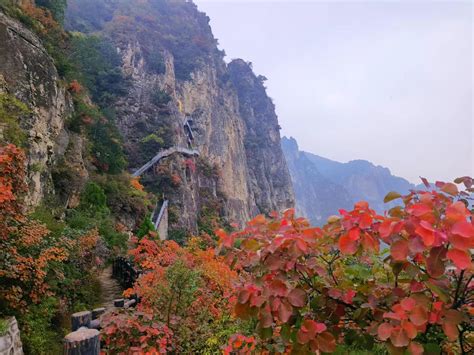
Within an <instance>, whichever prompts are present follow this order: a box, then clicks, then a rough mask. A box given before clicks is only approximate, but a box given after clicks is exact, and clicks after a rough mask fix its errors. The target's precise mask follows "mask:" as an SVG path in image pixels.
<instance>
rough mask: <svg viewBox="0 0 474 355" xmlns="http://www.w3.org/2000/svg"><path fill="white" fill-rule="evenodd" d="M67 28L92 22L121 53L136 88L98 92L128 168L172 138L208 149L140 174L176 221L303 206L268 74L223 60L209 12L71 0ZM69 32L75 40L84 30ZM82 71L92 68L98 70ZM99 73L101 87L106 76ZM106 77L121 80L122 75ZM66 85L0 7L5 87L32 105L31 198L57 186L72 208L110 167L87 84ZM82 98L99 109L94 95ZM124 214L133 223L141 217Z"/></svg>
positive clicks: (180, 224) (201, 221)
mask: <svg viewBox="0 0 474 355" xmlns="http://www.w3.org/2000/svg"><path fill="white" fill-rule="evenodd" d="M67 26H68V28H69V29H71V30H79V31H83V32H85V33H90V32H94V33H95V34H96V35H98V36H99V37H100V38H101V40H102V41H104V42H107V44H109V45H111V47H110V48H112V50H113V51H116V52H117V53H118V54H119V58H121V61H122V64H121V71H122V73H123V75H124V76H125V77H126V81H127V89H126V91H124V92H121V93H120V94H117V95H115V96H114V97H113V99H111V98H107V97H105V96H100V92H99V93H97V91H92V90H91V89H90V88H89V92H90V93H91V94H92V98H93V99H94V95H95V96H98V95H99V96H100V97H101V100H102V101H101V102H96V103H97V104H99V106H101V109H105V110H110V111H111V112H112V111H113V114H112V115H111V116H110V117H114V118H112V120H113V122H114V124H115V125H116V126H117V128H118V130H119V132H120V134H121V136H122V137H123V143H121V144H123V148H124V150H125V152H126V155H127V158H128V163H129V166H128V170H129V171H130V172H133V171H135V170H136V169H137V168H139V167H140V166H142V165H143V164H145V163H146V162H147V161H148V160H150V159H151V158H152V157H153V156H154V155H156V154H157V153H158V152H160V151H161V150H163V149H167V148H169V147H186V148H191V149H195V150H198V151H199V153H200V156H199V158H195V157H189V156H184V155H179V154H175V155H173V156H171V157H169V158H166V159H165V160H163V161H161V162H160V164H157V165H155V166H154V167H153V169H150V170H148V171H147V172H146V173H144V174H143V176H141V182H142V183H143V184H144V185H145V187H146V189H147V191H150V192H153V193H154V194H155V196H156V197H157V198H158V199H161V198H164V199H168V200H169V202H170V209H169V219H170V227H171V229H174V230H175V231H181V232H182V233H185V232H196V231H197V230H207V231H209V230H212V229H213V227H214V226H215V225H216V224H217V223H219V224H222V223H224V224H225V223H231V222H236V223H237V224H240V225H242V224H243V223H244V222H245V221H247V220H248V219H250V218H251V217H252V216H254V215H256V214H258V213H266V212H270V211H272V210H283V209H285V208H289V207H293V204H294V198H293V190H292V186H291V181H290V177H289V173H288V168H287V166H286V162H285V160H284V157H283V153H282V151H281V147H280V135H279V126H278V120H277V117H276V114H275V108H274V106H273V103H272V102H271V100H270V99H269V98H268V96H267V95H266V92H265V88H264V86H263V83H262V80H261V78H260V77H257V76H256V75H255V74H254V73H253V72H252V70H251V67H250V65H249V64H247V63H245V62H244V61H242V60H236V61H233V62H232V63H230V64H229V65H227V64H226V63H225V62H224V60H223V57H224V54H223V52H221V51H219V50H218V49H217V41H216V40H215V38H214V37H213V35H212V31H211V28H210V26H209V18H208V17H207V16H206V15H205V14H203V13H201V12H199V11H198V10H197V7H196V6H195V5H194V4H193V3H191V2H187V1H184V0H183V1H164V0H160V1H158V0H157V1H130V2H128V1H127V2H123V1H115V0H112V1H95V0H94V1H91V0H71V1H69V8H68V13H67ZM70 38H72V39H71V40H74V39H75V41H76V43H77V42H78V41H79V40H80V39H81V36H80V35H77V34H76V35H74V36H71V37H70ZM82 38H84V37H82ZM94 43H99V42H94ZM65 53H66V55H67V53H68V52H67V50H66V52H65ZM91 53H95V52H91ZM70 55H72V56H74V54H70ZM97 63H98V62H97ZM99 65H100V64H99ZM82 70H83V73H84V70H85V72H86V74H85V75H87V70H88V68H82ZM95 74H97V73H95ZM94 78H95V79H94V80H96V82H95V84H96V87H95V88H97V87H98V86H97V83H98V81H97V80H100V74H99V75H95V76H94ZM97 78H99V79H97ZM110 78H112V79H110ZM104 80H112V81H111V82H110V86H113V85H114V82H113V76H107V77H106V76H104ZM86 83H87V78H86ZM68 85H70V84H64V82H63V81H62V80H61V78H60V77H59V75H58V71H57V69H56V67H55V64H54V62H53V60H52V58H51V57H50V56H49V55H48V53H47V51H46V50H45V48H44V44H43V43H42V42H41V40H40V39H39V38H38V37H37V36H36V35H35V34H33V33H32V32H31V31H29V30H28V29H26V27H25V26H24V25H22V24H20V23H19V22H18V21H16V20H12V19H11V18H9V17H7V16H5V15H3V14H2V13H0V95H3V96H2V98H6V99H11V100H18V103H19V104H21V105H24V104H26V106H25V107H23V106H22V107H21V108H22V109H24V112H23V113H22V115H23V116H22V119H21V120H20V121H21V122H19V124H20V126H21V127H19V129H20V131H24V132H26V138H25V141H24V146H25V148H26V149H27V151H28V153H27V156H28V166H29V169H28V173H29V182H30V192H29V195H28V203H29V205H30V206H32V207H34V206H37V205H39V204H40V203H41V202H42V201H43V199H44V197H45V196H46V195H50V194H52V193H54V191H55V187H58V189H56V190H58V191H66V194H65V195H66V196H62V197H63V198H61V199H60V201H63V202H64V201H65V202H66V207H68V206H69V207H75V206H77V204H78V202H79V201H78V196H79V192H80V191H81V189H82V188H83V186H84V183H85V181H86V180H87V179H88V177H89V173H91V172H92V174H91V175H94V176H95V175H97V174H96V173H100V169H101V168H103V166H102V165H101V166H100V168H97V158H100V156H98V155H97V154H100V151H99V153H97V151H95V150H94V148H93V147H94V145H96V146H97V145H98V144H102V145H104V144H106V143H105V142H102V143H101V142H93V141H91V140H93V139H96V138H94V137H95V134H94V132H93V131H91V128H90V127H92V126H91V120H92V118H91V117H90V116H89V113H88V112H85V111H84V112H78V107H77V106H78V105H79V106H80V105H82V109H83V110H84V104H80V103H78V102H76V101H77V100H76V99H77V97H76V96H77V95H78V94H77V90H80V89H77V88H72V89H71V86H68ZM100 85H109V82H106V84H104V83H103V82H101V83H100ZM102 87H104V86H102ZM105 87H107V86H105ZM109 91H110V92H112V91H113V90H109ZM117 92H118V91H117ZM74 95H76V96H74ZM81 95H82V94H81ZM73 98H74V105H73ZM81 100H83V101H82V102H83V103H84V102H85V103H86V106H87V107H88V108H86V109H89V110H90V109H93V107H94V105H93V104H92V102H90V99H89V98H88V97H83V98H82V99H81ZM107 100H108V101H107ZM105 101H107V102H108V104H107V105H108V106H104V105H103V103H104V102H105ZM15 102H16V101H15ZM22 103H23V104H22ZM110 103H112V105H111V106H110ZM0 109H1V108H0ZM69 117H72V118H73V119H75V120H76V121H77V119H78V117H79V120H80V121H79V124H80V125H82V126H81V127H82V128H79V129H77V128H76V129H74V126H73V125H74V124H76V123H77V122H76V121H72V120H71V122H76V123H69V124H68V125H66V122H67V120H68V118H69ZM98 120H99V121H100V120H101V118H100V117H99V118H98ZM102 120H104V119H102ZM104 122H105V121H104ZM0 123H1V124H2V126H1V127H6V126H7V125H6V124H4V122H0ZM12 124H13V125H14V123H12V122H9V127H10V128H11V126H12ZM104 124H105V123H104ZM88 125H89V126H88ZM185 126H186V127H185ZM190 127H191V131H190V130H189V128H190ZM0 133H2V134H0V138H1V137H2V136H3V135H5V134H7V133H5V132H4V130H2V131H0ZM2 141H5V142H6V141H8V140H7V139H2ZM10 141H11V140H10ZM114 144H116V141H114ZM102 151H107V150H106V149H102ZM94 154H95V156H94ZM97 178H98V177H97V176H96V179H97ZM58 184H59V185H61V186H55V185H58ZM61 193H63V192H61ZM119 219H120V220H121V221H122V222H123V223H125V224H126V225H127V226H129V227H130V228H133V226H134V222H133V221H132V220H131V219H133V218H132V216H127V215H120V216H119Z"/></svg>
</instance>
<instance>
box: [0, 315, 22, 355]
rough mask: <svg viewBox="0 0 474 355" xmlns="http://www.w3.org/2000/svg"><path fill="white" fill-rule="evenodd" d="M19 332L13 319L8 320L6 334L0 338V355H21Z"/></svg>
mask: <svg viewBox="0 0 474 355" xmlns="http://www.w3.org/2000/svg"><path fill="white" fill-rule="evenodd" d="M22 354H23V347H22V345H21V339H20V330H19V329H18V323H17V321H16V318H15V317H11V318H9V319H8V332H7V334H5V335H3V336H0V355H22Z"/></svg>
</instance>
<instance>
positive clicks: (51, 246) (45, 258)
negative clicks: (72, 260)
mask: <svg viewBox="0 0 474 355" xmlns="http://www.w3.org/2000/svg"><path fill="white" fill-rule="evenodd" d="M0 176H1V178H0V196H1V199H0V278H1V281H2V282H1V283H0V302H4V303H6V305H8V307H9V308H10V309H16V310H18V311H20V312H25V311H27V308H26V306H27V305H28V304H30V303H32V302H33V303H38V302H40V301H41V300H42V299H43V298H44V297H45V296H48V295H51V294H52V291H51V290H50V286H49V284H48V282H49V281H50V279H49V278H50V277H56V278H58V277H60V275H56V274H55V273H56V270H55V268H53V265H54V264H56V263H58V262H59V263H61V262H64V261H66V260H67V259H68V258H69V256H70V254H71V252H74V253H77V254H78V260H80V262H82V263H84V262H85V261H86V260H88V258H89V259H90V258H91V257H90V255H91V250H92V249H93V248H94V247H95V245H96V244H97V241H98V239H99V236H98V233H97V231H95V230H94V231H91V232H89V233H88V234H86V235H84V236H81V237H79V238H78V239H74V240H71V239H68V238H64V237H61V238H57V237H53V236H51V235H50V231H49V230H48V229H47V228H46V227H45V226H44V225H42V224H40V223H39V222H37V221H33V220H30V219H28V218H27V217H26V216H25V211H24V208H23V202H24V201H23V195H24V193H25V192H26V183H25V154H24V152H23V151H22V150H21V149H19V148H17V147H15V146H14V145H8V146H5V147H0Z"/></svg>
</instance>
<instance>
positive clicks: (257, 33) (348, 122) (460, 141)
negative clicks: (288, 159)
mask: <svg viewBox="0 0 474 355" xmlns="http://www.w3.org/2000/svg"><path fill="white" fill-rule="evenodd" d="M195 3H197V5H198V7H199V8H200V10H202V11H204V12H206V13H207V14H208V15H209V17H210V18H211V26H212V28H213V32H214V35H215V36H216V37H217V38H218V39H219V43H220V48H222V49H224V50H225V51H226V53H227V58H226V59H227V60H230V59H232V58H243V59H245V60H248V61H251V62H252V63H253V67H254V70H255V72H256V73H257V74H262V75H265V76H266V77H267V78H268V81H267V83H266V85H267V87H268V93H269V95H270V96H271V97H272V98H273V99H274V102H275V105H276V108H277V114H278V116H279V120H280V125H281V126H282V127H283V129H282V135H290V136H293V137H295V138H296V140H297V141H298V143H299V145H300V149H302V150H306V151H309V152H312V153H315V154H318V155H321V156H324V157H327V158H330V159H334V160H338V161H342V162H345V161H349V160H353V159H367V160H370V161H372V162H373V163H375V164H377V165H383V166H386V167H388V168H390V170H391V171H392V173H393V174H395V175H399V176H402V177H405V178H407V179H408V180H410V181H412V182H419V179H418V176H420V175H421V176H424V177H427V178H429V179H430V180H447V179H449V180H451V179H453V178H454V177H457V176H461V175H474V145H473V136H474V123H473V120H474V118H473V70H472V65H473V54H472V50H473V33H472V19H473V9H472V7H473V5H472V2H470V1H463V2H459V1H458V2H456V1H449V2H430V1H412V0H410V1H407V0H406V1H403V0H401V1H368V2H361V1H346V2H339V1H325V2H323V1H300V2H298V1H294V0H291V1H290V0H287V1H264V0H260V1H245V0H233V1H232V0H230V1H229V0H195Z"/></svg>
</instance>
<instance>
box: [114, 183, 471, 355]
mask: <svg viewBox="0 0 474 355" xmlns="http://www.w3.org/2000/svg"><path fill="white" fill-rule="evenodd" d="M457 182H458V183H462V184H464V186H465V190H464V191H459V190H458V187H457V186H456V184H453V183H441V182H439V183H437V184H436V187H431V186H429V185H428V184H427V188H428V189H430V191H413V192H410V193H409V194H408V195H406V196H401V195H399V194H397V193H395V192H393V193H390V194H388V195H387V197H386V199H385V202H390V201H392V200H395V199H402V201H403V204H402V205H399V206H396V207H394V208H392V209H390V211H389V212H388V214H387V215H385V216H381V215H378V214H377V213H376V212H375V211H374V210H372V209H370V207H369V206H368V204H367V203H365V202H359V203H357V204H356V205H355V207H354V210H352V211H345V210H341V211H340V216H333V217H331V218H330V219H329V221H328V223H327V224H326V225H325V226H323V227H321V228H320V227H312V226H310V225H309V223H308V221H306V220H305V219H303V218H296V217H295V215H294V211H293V210H288V211H286V212H285V213H284V214H283V215H282V216H279V215H278V214H276V213H275V214H272V216H270V217H269V218H268V217H265V216H263V215H260V216H257V217H256V218H255V219H254V220H252V221H250V222H249V223H248V227H247V228H246V229H244V230H243V231H239V232H233V233H230V234H229V233H226V232H225V231H223V230H220V231H218V232H217V234H218V236H219V241H218V243H217V244H215V242H214V241H213V240H212V239H206V238H194V239H192V240H190V241H189V243H188V245H187V246H186V247H184V248H182V247H179V246H178V245H177V244H176V243H174V242H172V241H171V242H170V241H165V242H157V241H156V240H155V239H154V234H153V233H151V234H150V235H149V236H147V237H145V238H143V239H141V240H136V243H137V246H136V248H135V249H133V250H131V251H130V255H131V257H132V260H134V262H135V263H136V264H137V265H139V266H140V267H141V268H142V269H143V270H144V274H143V276H142V277H141V278H140V279H139V280H138V281H137V283H136V284H135V285H134V287H133V288H132V289H130V290H127V291H126V294H128V295H137V296H139V297H140V299H141V303H140V305H139V309H138V310H139V313H130V312H119V313H117V314H115V315H111V316H110V318H109V319H108V323H107V324H108V325H107V327H106V329H105V334H106V335H105V336H106V341H107V344H108V347H109V349H115V350H117V351H143V352H146V351H151V352H153V351H177V352H190V353H202V352H203V353H214V352H217V351H218V349H219V348H222V344H223V343H222V341H223V340H224V339H226V338H227V339H228V343H227V346H225V347H224V348H223V350H224V353H228V354H230V353H242V354H246V353H249V352H257V353H260V352H263V353H287V352H290V353H297V354H304V353H319V352H323V353H341V354H343V353H364V352H366V353H367V354H368V353H371V354H373V353H378V354H385V353H393V354H403V353H405V352H408V353H410V354H422V353H427V354H440V353H448V354H454V353H462V354H468V353H471V352H472V351H473V350H474V347H473V345H474V343H473V337H474V334H473V328H472V320H473V313H474V300H473V299H472V296H473V291H474V282H473V276H474V275H473V263H472V249H473V247H474V224H473V221H474V218H473V216H474V211H472V210H469V209H468V206H469V205H470V196H471V194H472V192H473V191H474V188H473V186H474V184H473V182H474V181H473V179H471V178H468V177H465V178H461V179H459V180H457ZM219 255H220V256H219ZM231 309H232V310H233V311H231ZM153 329H154V330H153ZM232 332H236V333H235V334H232ZM231 334H232V335H231ZM206 339H207V340H206Z"/></svg>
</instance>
